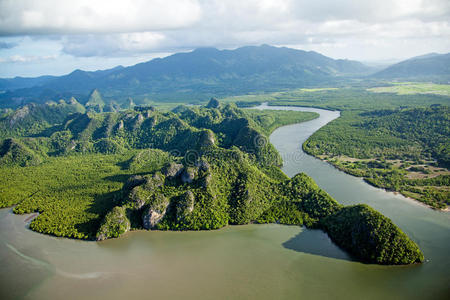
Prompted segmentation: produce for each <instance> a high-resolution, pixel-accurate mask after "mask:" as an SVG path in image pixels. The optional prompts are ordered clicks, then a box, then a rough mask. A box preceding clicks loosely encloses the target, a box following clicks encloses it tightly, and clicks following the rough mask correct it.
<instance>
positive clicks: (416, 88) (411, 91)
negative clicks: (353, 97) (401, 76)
mask: <svg viewBox="0 0 450 300" xmlns="http://www.w3.org/2000/svg"><path fill="white" fill-rule="evenodd" d="M391 84H392V86H382V87H375V88H370V89H367V90H368V91H370V92H374V93H394V94H398V95H415V94H434V95H442V96H450V85H449V84H434V83H414V82H392V83H391Z"/></svg>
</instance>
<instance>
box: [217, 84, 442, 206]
mask: <svg viewBox="0 0 450 300" xmlns="http://www.w3.org/2000/svg"><path fill="white" fill-rule="evenodd" d="M425 86H426V85H423V86H422V87H425ZM440 86H441V87H442V85H440ZM434 88H435V86H433V85H431V86H430V90H427V91H425V90H424V91H423V92H424V94H410V95H396V94H390V93H389V94H388V93H373V92H371V91H368V90H366V88H365V87H364V88H363V89H362V88H342V89H334V90H329V89H324V90H320V89H319V90H314V91H306V90H304V89H303V90H302V89H298V90H292V91H286V92H277V93H271V94H263V95H260V96H258V95H249V96H239V97H230V98H226V99H225V101H226V102H236V103H239V104H240V105H241V106H247V105H246V104H247V103H252V104H253V105H254V104H256V103H258V101H257V100H258V99H260V100H261V101H266V102H269V105H288V106H289V105H292V106H310V107H319V108H325V109H331V110H341V117H340V118H338V119H336V120H334V121H333V122H331V123H329V124H327V125H326V126H324V127H322V128H321V129H320V130H318V131H317V132H315V133H314V134H313V135H312V136H311V137H310V138H309V139H308V140H307V141H306V142H305V144H304V146H303V148H304V150H305V151H306V152H308V153H309V154H312V155H314V156H316V157H318V158H321V159H324V160H327V161H328V162H330V163H332V164H333V165H334V166H336V167H337V168H339V169H341V170H343V171H345V172H347V173H350V174H352V175H355V176H360V177H363V178H364V179H365V180H366V181H367V182H369V183H370V184H372V185H375V186H378V187H381V188H385V189H388V190H391V191H397V192H401V193H402V194H403V195H405V196H408V197H411V198H414V199H417V200H419V201H421V202H424V203H426V204H427V205H430V206H432V207H435V208H445V207H446V206H447V204H448V199H450V197H449V196H450V195H449V188H448V186H449V175H450V173H449V171H448V166H449V165H448V159H449V152H448V149H449V148H450V147H449V109H448V106H449V105H450V98H449V97H448V96H442V95H433V94H431V93H427V92H432V91H433V89H434Z"/></svg>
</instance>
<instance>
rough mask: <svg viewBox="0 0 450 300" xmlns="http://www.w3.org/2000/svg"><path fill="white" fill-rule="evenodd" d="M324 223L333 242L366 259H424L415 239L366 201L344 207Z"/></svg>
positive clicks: (392, 261)
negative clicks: (364, 203)
mask: <svg viewBox="0 0 450 300" xmlns="http://www.w3.org/2000/svg"><path fill="white" fill-rule="evenodd" d="M323 223H324V227H325V230H326V231H327V232H328V234H329V235H330V237H331V239H332V240H333V241H334V242H335V243H336V244H338V245H339V246H341V247H342V248H344V249H346V250H347V251H349V252H350V253H351V254H353V255H356V256H357V257H363V259H364V260H366V261H368V262H372V263H373V262H375V263H377V264H389V265H390V264H408V263H411V262H422V261H423V260H424V257H423V254H422V252H421V251H420V249H419V248H418V247H417V245H416V244H415V243H414V242H412V241H411V240H409V239H408V238H407V236H406V235H405V234H404V233H403V232H402V231H401V230H400V229H399V228H398V227H397V226H395V225H394V223H392V221H391V220H389V219H388V218H386V217H384V216H383V215H382V214H380V213H379V212H377V211H375V210H374V209H372V208H370V207H369V206H367V205H354V206H348V207H344V208H343V209H341V210H339V211H338V212H337V213H335V214H333V215H330V216H329V217H327V218H325V220H324V221H323Z"/></svg>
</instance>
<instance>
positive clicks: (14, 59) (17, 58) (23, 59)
mask: <svg viewBox="0 0 450 300" xmlns="http://www.w3.org/2000/svg"><path fill="white" fill-rule="evenodd" d="M56 57H57V56H56V55H44V56H23V55H12V56H10V57H7V58H1V59H0V62H2V63H6V62H8V63H29V62H41V61H45V60H53V59H56Z"/></svg>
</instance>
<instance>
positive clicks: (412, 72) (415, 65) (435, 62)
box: [373, 53, 450, 80]
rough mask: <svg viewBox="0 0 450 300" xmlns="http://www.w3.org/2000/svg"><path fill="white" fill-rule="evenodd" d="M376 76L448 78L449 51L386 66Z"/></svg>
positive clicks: (449, 73)
mask: <svg viewBox="0 0 450 300" xmlns="http://www.w3.org/2000/svg"><path fill="white" fill-rule="evenodd" d="M373 76H374V77H377V78H416V79H420V78H423V77H437V76H439V77H441V78H442V79H444V80H445V79H447V80H448V79H450V53H447V54H437V53H429V54H425V55H421V56H416V57H413V58H410V59H407V60H404V61H401V62H399V63H397V64H394V65H392V66H389V67H387V68H386V69H384V70H381V71H379V72H377V73H375V74H374V75H373Z"/></svg>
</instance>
